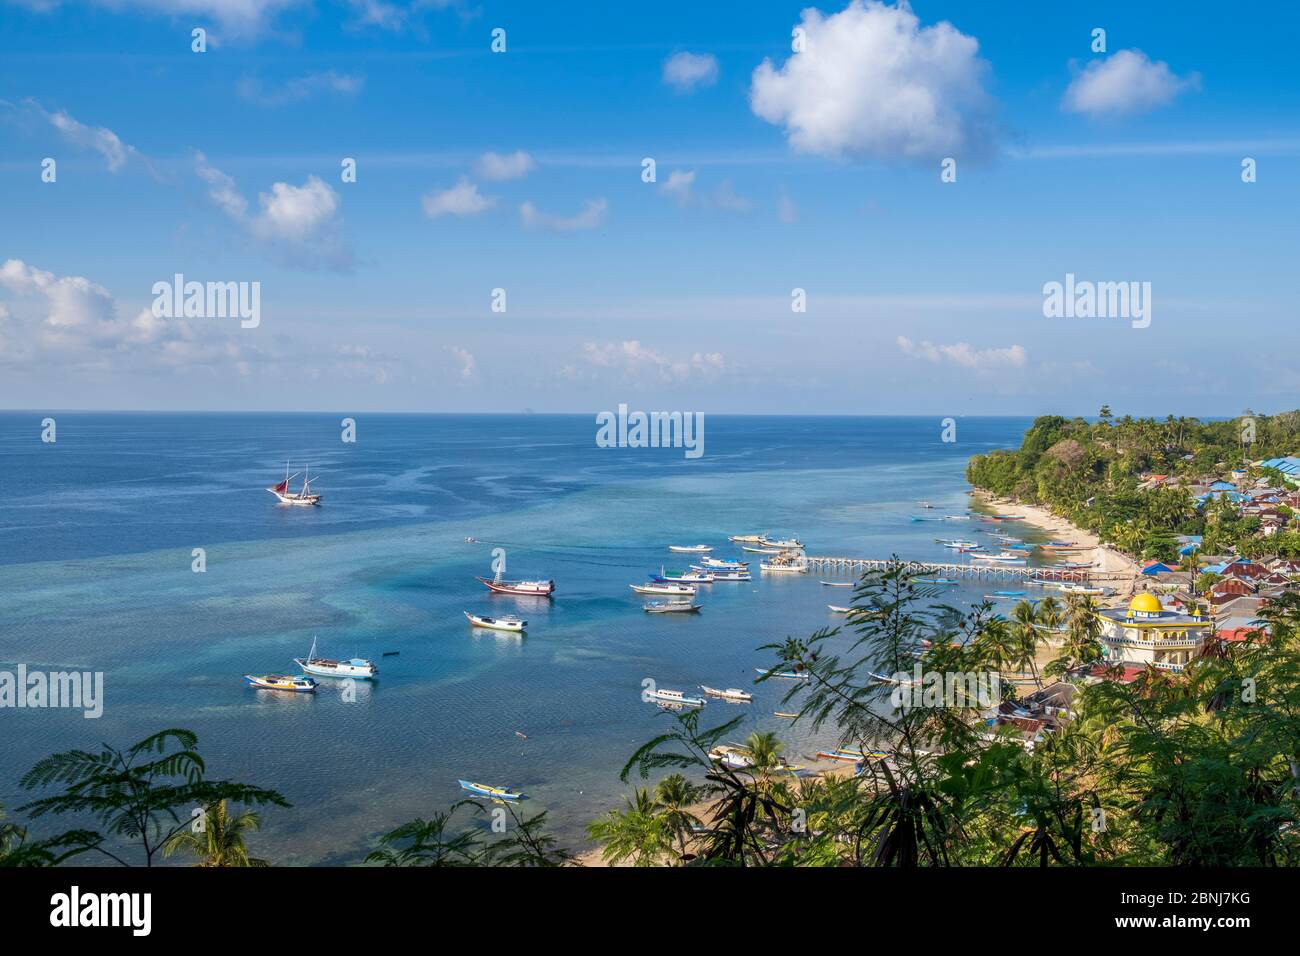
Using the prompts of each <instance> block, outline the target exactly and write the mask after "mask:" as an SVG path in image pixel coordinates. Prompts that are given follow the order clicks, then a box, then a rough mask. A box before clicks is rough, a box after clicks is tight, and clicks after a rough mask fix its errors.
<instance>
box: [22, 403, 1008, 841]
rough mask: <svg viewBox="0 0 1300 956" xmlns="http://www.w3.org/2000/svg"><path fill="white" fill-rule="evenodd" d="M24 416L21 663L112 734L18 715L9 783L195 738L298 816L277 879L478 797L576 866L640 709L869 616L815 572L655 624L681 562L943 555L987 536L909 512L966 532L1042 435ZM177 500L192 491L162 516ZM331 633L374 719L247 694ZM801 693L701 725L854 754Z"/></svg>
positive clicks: (774, 424) (213, 759)
mask: <svg viewBox="0 0 1300 956" xmlns="http://www.w3.org/2000/svg"><path fill="white" fill-rule="evenodd" d="M29 418H34V419H35V420H37V421H39V418H40V416H20V415H14V414H6V415H3V416H0V436H2V437H0V453H3V454H4V456H5V461H6V463H7V464H8V467H7V468H6V469H5V472H4V473H5V481H6V487H5V491H6V497H5V499H4V500H5V501H6V502H7V504H6V505H5V506H4V508H3V510H0V548H3V562H4V563H2V564H0V667H11V666H13V665H15V664H16V663H18V662H23V663H26V664H27V665H28V666H29V667H31V668H37V667H39V668H46V669H67V668H78V669H89V670H100V671H103V672H104V673H105V684H106V688H105V698H106V701H105V713H104V716H103V717H102V718H101V719H99V720H86V719H84V718H82V717H81V715H80V713H78V712H66V711H52V710H45V711H15V710H0V731H2V732H3V735H4V741H5V743H4V746H3V748H0V802H2V803H3V804H4V805H5V806H7V807H13V806H15V805H16V804H18V803H20V802H22V800H23V799H24V796H25V795H24V794H22V793H21V792H19V791H18V790H17V787H16V780H17V778H18V777H19V775H21V773H22V772H23V771H24V770H26V769H27V768H28V767H30V766H31V764H32V763H33V762H34V761H35V760H36V759H38V758H39V757H41V756H43V755H45V754H47V753H49V752H51V751H53V750H56V749H61V748H65V747H72V746H93V745H94V744H96V743H97V742H98V741H100V740H109V741H112V742H114V743H126V742H129V741H133V740H135V739H138V738H139V737H142V736H144V735H146V734H147V733H149V732H151V731H153V730H156V729H158V728H161V727H164V726H183V727H189V728H192V729H194V730H195V731H197V732H198V733H199V734H200V738H201V748H202V750H203V752H204V754H205V755H206V756H207V758H208V760H209V767H210V770H211V772H212V773H213V774H215V775H219V776H225V777H231V778H237V779H244V780H248V781H250V782H254V783H258V784H261V785H264V786H269V787H274V788H276V789H278V790H280V791H281V792H283V793H284V794H285V795H286V796H287V797H288V798H289V800H290V801H291V802H292V803H293V804H294V807H293V809H291V810H276V811H270V812H267V813H266V814H265V817H266V827H265V830H264V832H263V833H262V834H260V835H259V836H258V837H257V846H258V849H259V851H260V852H261V853H262V854H263V855H265V856H268V857H270V858H272V859H274V860H277V861H280V862H285V863H320V862H353V861H356V860H358V859H359V858H360V857H361V856H363V855H364V854H365V852H366V851H367V850H368V849H369V848H370V847H371V846H372V844H373V840H374V838H375V836H376V835H378V834H379V833H381V832H382V831H384V830H386V829H388V828H391V827H392V826H394V825H396V824H398V823H400V822H403V821H405V820H408V819H410V818H412V817H415V816H419V815H424V816H427V815H428V814H429V813H430V812H432V811H433V810H435V809H439V808H444V807H446V806H447V805H448V804H450V803H452V802H453V801H454V800H456V799H458V797H459V796H460V791H459V790H458V788H457V786H456V778H457V777H469V778H473V779H478V780H484V781H488V782H492V783H499V784H506V785H510V786H514V787H518V788H521V789H523V790H525V791H526V792H527V793H528V794H529V795H530V797H531V798H532V799H531V800H530V802H529V804H528V809H529V811H530V812H535V811H537V810H542V809H545V810H547V811H549V814H550V819H551V822H552V828H553V830H554V832H555V833H556V834H557V835H559V836H560V837H561V838H562V839H563V840H564V841H565V842H566V843H569V844H571V845H574V846H577V845H580V844H581V842H582V837H581V828H582V826H583V825H584V824H585V823H586V822H587V821H588V820H590V819H591V818H592V817H593V816H595V815H597V814H598V813H600V812H601V811H603V810H604V809H606V808H608V807H610V806H613V805H615V804H616V803H617V802H618V801H619V800H620V798H621V795H622V794H623V793H624V792H625V790H626V789H627V788H626V787H625V786H624V785H623V784H621V783H620V782H619V781H618V779H617V773H618V770H619V769H620V768H621V767H622V766H623V763H624V762H625V761H626V759H627V757H628V756H629V755H630V754H631V753H632V751H633V750H634V749H635V748H636V747H637V746H639V745H640V744H641V743H643V742H644V741H645V740H647V739H649V738H650V737H651V736H653V735H654V734H655V733H656V732H658V731H659V730H660V729H661V728H662V727H664V726H665V725H666V724H667V721H668V719H669V718H668V717H667V716H665V715H664V714H663V712H661V711H660V710H659V709H658V708H656V707H654V706H653V705H649V704H646V703H643V702H642V701H641V700H640V697H639V695H640V691H641V682H642V680H643V679H645V678H653V679H655V680H656V681H657V682H658V683H659V684H661V685H664V686H669V687H679V688H682V689H694V688H695V687H697V685H699V684H700V683H708V684H711V685H714V686H723V687H729V686H747V685H748V682H749V681H751V680H752V678H753V676H754V673H753V669H754V668H755V667H757V666H762V665H764V664H766V663H768V661H767V659H766V658H765V657H764V656H763V655H762V654H760V653H759V652H758V651H757V650H756V648H757V647H758V646H759V645H761V644H765V643H769V642H771V641H775V640H779V639H781V638H784V637H785V636H787V635H791V634H807V633H810V632H812V631H814V630H816V629H817V628H819V627H821V626H824V625H826V624H829V623H836V622H837V618H835V617H834V616H833V615H831V614H829V613H828V611H827V610H826V605H827V604H828V603H845V600H846V595H847V594H848V592H847V591H846V590H840V589H831V588H824V587H821V586H820V585H819V584H818V575H817V574H816V573H813V574H810V575H807V576H802V575H792V576H772V575H763V576H761V577H760V576H758V575H756V580H755V581H754V582H753V583H752V584H718V585H714V586H713V587H712V588H711V589H707V590H706V591H705V593H704V594H703V595H702V601H703V603H704V605H705V608H704V611H703V613H702V614H700V615H698V616H690V617H685V616H682V617H679V616H675V615H647V614H644V613H643V612H642V611H641V610H640V600H639V599H638V598H637V597H636V596H635V595H633V594H632V592H631V591H630V590H629V589H628V584H629V583H632V582H639V581H641V580H644V579H645V577H646V575H647V573H648V572H650V571H651V570H654V569H657V568H659V567H660V566H661V565H666V566H668V567H670V568H672V567H684V566H685V565H686V563H687V561H686V560H684V559H683V557H682V556H673V555H670V554H669V553H668V551H667V545H668V544H671V543H679V544H694V543H697V542H704V543H708V544H711V545H714V547H715V552H714V553H715V554H720V555H725V554H728V553H731V552H733V551H734V550H735V548H734V547H733V546H728V544H727V541H726V536H727V535H728V534H737V533H748V532H759V531H764V530H771V531H774V532H777V531H781V532H797V533H798V534H799V535H800V536H801V537H802V539H803V540H804V542H805V543H806V545H807V546H808V548H809V551H810V553H813V554H846V555H862V556H887V555H889V554H890V553H895V552H896V553H899V554H901V555H903V556H905V557H916V558H924V557H933V558H939V557H940V556H946V555H947V552H944V551H943V550H942V549H941V548H940V547H939V546H938V545H937V544H935V543H934V541H933V539H934V538H935V537H938V536H945V535H947V536H964V535H968V534H969V533H970V531H971V530H972V529H971V528H970V526H969V525H966V524H964V523H963V524H945V525H939V524H934V523H912V522H911V521H910V520H909V517H908V516H909V515H910V514H912V513H915V512H916V511H917V510H918V509H917V506H916V501H917V500H918V499H922V498H924V499H927V500H929V501H930V502H932V503H933V504H934V505H935V506H936V511H937V513H940V514H942V513H944V512H956V511H964V509H965V505H966V497H965V492H966V490H967V486H966V484H965V482H964V479H963V470H964V464H965V461H966V459H967V457H968V456H969V455H970V454H973V453H974V452H976V451H981V450H984V449H986V448H988V447H993V446H1001V445H1010V444H1014V443H1015V442H1016V441H1018V439H1019V436H1020V434H1021V433H1022V432H1023V430H1024V428H1025V427H1026V425H1027V424H1028V423H1027V422H1026V421H1025V420H1021V419H974V420H969V421H968V420H961V421H960V423H959V435H961V436H962V440H961V441H959V442H958V443H956V444H947V445H945V444H943V443H942V442H940V441H939V434H940V426H939V423H938V422H937V421H936V420H932V419H847V418H824V419H779V418H754V419H747V418H731V419H720V420H718V421H716V422H715V421H714V420H712V419H710V421H709V427H710V431H709V433H708V445H707V446H706V455H705V457H704V458H702V459H700V460H698V461H695V462H685V461H684V460H683V459H682V458H681V453H680V450H677V451H674V450H671V449H645V450H610V449H598V448H596V447H595V445H594V442H593V435H594V426H593V425H592V423H591V419H589V418H587V417H581V418H579V417H564V416H554V417H542V416H516V417H505V416H481V417H480V416H388V417H384V418H380V419H376V420H373V421H372V420H367V419H364V418H363V419H361V421H360V424H361V441H360V442H358V445H357V446H353V447H345V448H342V449H339V448H335V447H333V444H331V439H332V442H333V443H335V444H337V417H334V418H331V417H330V416H229V417H225V416H121V417H119V416H108V415H105V416H76V415H72V414H69V415H67V416H63V418H64V419H66V422H67V425H66V427H65V425H64V423H63V421H61V424H60V429H61V431H60V439H59V447H58V448H56V449H50V448H44V449H43V448H41V447H40V445H39V443H38V442H37V441H34V440H33V438H34V436H35V435H36V434H37V432H36V430H35V429H34V428H30V427H29V426H30V424H31V423H30V422H29V421H28V419H29ZM291 442H293V443H296V444H297V446H299V449H301V446H304V445H311V447H310V448H306V449H301V450H299V449H296V450H295V457H298V455H299V454H302V453H303V452H304V451H305V452H306V453H309V454H311V456H312V460H313V462H316V461H319V462H320V464H319V466H315V465H314V466H313V471H316V470H317V467H319V470H320V471H321V472H322V476H323V477H322V479H321V482H320V490H322V491H323V492H324V493H325V495H326V500H325V504H324V506H323V507H321V508H320V509H303V510H299V509H284V508H277V507H276V506H275V505H274V503H273V501H272V500H271V498H270V496H269V495H267V494H266V493H265V492H264V491H262V488H263V487H264V486H265V485H266V484H269V483H271V480H273V479H274V477H275V474H276V472H277V469H278V470H279V471H281V472H282V470H283V463H282V462H281V463H280V464H279V465H278V466H277V465H276V464H275V462H276V461H278V460H280V458H281V456H282V455H283V454H284V449H285V447H286V445H288V444H290V443H291ZM313 443H314V444H313ZM372 446H373V447H372ZM51 452H52V453H51ZM157 479H161V480H162V481H163V483H164V484H165V486H166V487H167V488H171V489H175V490H184V491H186V492H187V493H186V494H183V495H179V494H176V495H172V494H169V495H167V496H165V497H160V496H159V495H158V492H157V490H158V488H159V482H158V480H157ZM43 498H44V499H45V500H44V501H42V499H43ZM467 536H473V537H475V538H477V539H478V542H479V543H475V544H470V543H466V542H465V540H464V539H465V538H466V537H467ZM193 547H204V548H206V550H207V568H208V569H207V571H206V573H204V574H194V573H192V572H191V570H190V562H191V557H190V551H191V548H193ZM493 547H504V548H505V549H506V551H507V558H508V563H509V572H510V574H511V575H512V576H513V575H522V576H532V575H537V576H545V577H550V578H554V579H555V580H556V582H557V586H558V590H557V593H556V597H555V600H554V601H553V602H546V601H537V600H535V599H533V600H530V599H515V598H510V597H502V596H492V595H489V594H487V592H486V591H485V590H484V589H483V588H482V587H481V585H479V584H478V583H477V582H475V581H474V576H475V575H480V574H481V575H485V576H487V575H490V573H491V570H490V562H491V549H492V548H493ZM986 589H987V586H983V587H981V586H973V587H972V588H970V589H964V590H963V592H962V593H963V594H964V596H965V597H967V598H969V599H976V598H978V597H979V593H980V592H981V591H983V590H986ZM464 610H474V611H480V612H487V613H510V612H515V613H519V614H521V615H522V616H523V617H526V618H527V619H528V620H529V621H530V627H529V631H528V634H527V636H526V637H522V638H520V637H517V636H508V635H492V634H489V633H485V632H475V631H473V630H472V629H471V628H469V627H468V625H467V624H466V622H465V620H464V618H463V616H462V612H463V611H464ZM313 637H315V638H317V639H318V641H319V648H320V651H321V652H322V653H324V654H328V655H333V656H351V655H353V654H357V655H361V656H367V657H371V658H373V659H375V660H376V661H377V662H378V663H379V664H380V667H381V675H380V679H379V680H378V681H377V682H375V683H374V684H373V685H372V686H368V685H365V684H364V683H363V684H361V685H359V688H360V690H359V693H358V695H357V699H356V700H355V701H345V700H344V699H343V696H342V695H341V693H340V686H339V685H338V684H334V683H331V682H329V681H322V685H321V689H320V692H319V693H318V694H316V695H315V696H314V697H310V696H294V697H288V696H280V695H275V694H268V693H259V692H256V691H253V690H251V689H249V688H247V687H246V686H245V685H244V684H243V682H242V681H241V679H240V675H242V674H244V673H250V672H252V673H266V672H272V671H288V670H292V668H293V665H292V663H291V661H290V659H291V658H292V657H294V656H301V655H302V654H303V653H305V652H306V651H307V649H308V648H309V646H310V645H311V642H312V639H313ZM384 651H399V652H400V653H399V654H398V655H397V656H390V657H381V654H382V653H383V652H384ZM783 689H784V688H782V687H779V686H775V685H774V684H765V685H763V686H761V687H759V688H757V689H756V690H755V701H754V703H753V704H752V705H749V706H735V705H728V704H726V703H724V702H713V703H710V704H709V705H708V707H707V708H706V716H707V720H706V723H716V722H721V721H722V720H723V719H725V718H729V717H731V716H734V715H736V714H743V715H745V718H746V720H745V725H744V726H743V727H742V728H741V729H740V730H738V732H737V737H741V736H743V735H744V734H747V733H748V732H749V731H750V730H752V729H776V730H780V732H781V734H782V736H783V738H784V739H785V740H786V741H787V743H788V745H789V747H790V750H791V751H792V752H793V753H795V754H800V753H807V752H811V751H812V750H815V749H816V748H817V747H819V746H823V745H826V744H829V743H832V742H833V735H832V734H830V733H829V732H825V731H824V732H823V733H822V734H820V735H816V736H811V735H810V734H809V733H808V732H807V731H804V730H801V729H797V728H792V727H791V726H790V725H789V723H788V722H786V721H783V720H781V719H779V718H776V717H774V716H773V711H774V710H778V709H782V708H781V706H780V694H781V692H782V690H783ZM516 731H519V732H522V733H524V734H526V735H527V739H526V740H523V739H521V738H519V737H518V736H517V735H516Z"/></svg>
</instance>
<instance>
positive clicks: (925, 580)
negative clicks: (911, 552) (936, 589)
mask: <svg viewBox="0 0 1300 956" xmlns="http://www.w3.org/2000/svg"><path fill="white" fill-rule="evenodd" d="M912 580H913V581H914V582H915V583H917V584H960V583H961V582H960V581H955V580H953V579H952V578H912Z"/></svg>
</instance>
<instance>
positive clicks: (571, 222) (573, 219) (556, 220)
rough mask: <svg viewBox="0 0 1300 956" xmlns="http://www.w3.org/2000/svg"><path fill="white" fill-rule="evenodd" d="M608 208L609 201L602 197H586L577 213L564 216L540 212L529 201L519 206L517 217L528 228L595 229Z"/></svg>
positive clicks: (561, 230) (603, 219) (556, 229)
mask: <svg viewBox="0 0 1300 956" xmlns="http://www.w3.org/2000/svg"><path fill="white" fill-rule="evenodd" d="M608 209H609V203H608V202H606V201H605V200H604V199H588V200H587V201H586V202H584V203H583V204H582V210H581V211H580V212H579V213H578V214H577V215H574V216H568V217H565V216H554V215H551V214H550V213H545V212H542V211H541V210H540V209H538V208H537V207H536V206H534V205H533V204H532V203H531V202H526V203H522V204H521V205H520V206H519V218H520V220H521V221H522V222H523V224H524V225H525V226H527V227H528V228H529V229H551V230H554V231H556V232H573V231H575V230H578V229H595V228H596V227H597V226H599V225H600V224H601V223H603V222H604V221H605V213H606V211H607V210H608Z"/></svg>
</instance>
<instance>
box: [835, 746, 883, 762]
mask: <svg viewBox="0 0 1300 956" xmlns="http://www.w3.org/2000/svg"><path fill="white" fill-rule="evenodd" d="M817 756H818V757H819V758H821V759H822V760H843V761H845V762H846V763H860V762H861V761H863V760H884V759H885V758H886V757H888V756H889V754H887V753H885V752H884V751H883V750H863V749H861V748H858V749H857V750H854V749H852V748H849V747H836V748H835V749H834V750H819V751H817Z"/></svg>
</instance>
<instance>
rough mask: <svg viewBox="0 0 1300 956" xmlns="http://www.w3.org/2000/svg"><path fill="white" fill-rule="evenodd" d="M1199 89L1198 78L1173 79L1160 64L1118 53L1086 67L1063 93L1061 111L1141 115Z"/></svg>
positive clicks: (1132, 53)
mask: <svg viewBox="0 0 1300 956" xmlns="http://www.w3.org/2000/svg"><path fill="white" fill-rule="evenodd" d="M1200 85H1201V78H1200V75H1199V74H1196V73H1190V74H1188V75H1187V76H1181V77H1180V76H1175V75H1174V73H1173V72H1172V71H1171V70H1170V69H1169V64H1168V63H1165V62H1164V61H1163V60H1161V61H1159V62H1156V63H1153V62H1151V60H1150V59H1148V58H1147V55H1146V54H1145V53H1143V52H1142V51H1141V50H1120V51H1119V52H1117V53H1115V54H1112V55H1111V56H1108V57H1105V58H1104V59H1099V60H1092V61H1091V62H1090V63H1089V64H1088V65H1087V66H1085V67H1084V68H1083V71H1082V72H1081V73H1079V75H1078V76H1076V77H1075V78H1074V80H1073V82H1071V83H1070V86H1069V87H1068V88H1067V89H1066V91H1065V98H1064V99H1063V100H1062V101H1061V108H1062V109H1064V110H1066V111H1067V112H1071V113H1087V114H1088V115H1090V116H1102V115H1105V114H1107V113H1112V114H1123V113H1143V112H1146V111H1147V110H1153V109H1155V108H1156V107H1158V106H1164V105H1165V104H1166V103H1169V102H1171V101H1172V100H1173V98H1174V97H1175V96H1177V95H1178V94H1179V93H1181V92H1182V91H1183V90H1189V89H1191V90H1194V89H1199V88H1200Z"/></svg>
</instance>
